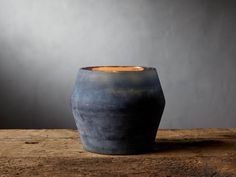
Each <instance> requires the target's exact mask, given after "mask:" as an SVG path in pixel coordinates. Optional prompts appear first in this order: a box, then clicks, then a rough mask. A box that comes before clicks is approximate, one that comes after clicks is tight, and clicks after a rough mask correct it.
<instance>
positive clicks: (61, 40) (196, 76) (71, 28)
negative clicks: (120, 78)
mask: <svg viewBox="0 0 236 177" xmlns="http://www.w3.org/2000/svg"><path fill="white" fill-rule="evenodd" d="M235 33H236V1H233V0H228V1H223V0H221V1H217V0H204V1H202V0H175V1H174V0H99V1H98V0H50V1H48V0H40V1H38V0H20V1H19V0H0V84H1V85H0V128H75V123H74V120H73V117H72V114H71V110H70V105H69V97H70V95H71V92H72V88H73V84H74V81H75V77H76V73H77V70H78V68H80V67H82V66H90V65H143V66H154V67H156V68H157V69H158V73H159V76H160V80H161V82H162V85H163V89H164V93H165V97H166V109H165V112H164V115H163V118H162V122H161V127H162V128H194V127H236V78H235V77H236V34H235Z"/></svg>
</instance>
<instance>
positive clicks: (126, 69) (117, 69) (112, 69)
mask: <svg viewBox="0 0 236 177" xmlns="http://www.w3.org/2000/svg"><path fill="white" fill-rule="evenodd" d="M143 70H144V68H143V67H140V66H98V67H93V68H92V71H103V72H131V71H132V72H133V71H137V72H138V71H143Z"/></svg>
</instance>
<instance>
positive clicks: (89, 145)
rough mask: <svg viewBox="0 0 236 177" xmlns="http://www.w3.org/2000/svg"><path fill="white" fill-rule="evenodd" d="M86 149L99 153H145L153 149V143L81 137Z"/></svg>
mask: <svg viewBox="0 0 236 177" xmlns="http://www.w3.org/2000/svg"><path fill="white" fill-rule="evenodd" d="M81 140H82V142H83V144H84V149H85V150H86V151H89V152H93V153H97V154H108V155H109V154H110V155H128V154H143V153H148V152H150V151H151V150H152V145H153V144H152V143H146V144H144V143H140V142H127V141H126V142H125V141H116V140H97V139H90V138H84V137H81Z"/></svg>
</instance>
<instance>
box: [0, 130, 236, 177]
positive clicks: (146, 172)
mask: <svg viewBox="0 0 236 177" xmlns="http://www.w3.org/2000/svg"><path fill="white" fill-rule="evenodd" d="M157 142H158V143H156V144H155V148H154V151H153V152H152V153H148V154H142V155H131V156H125V155H123V156H119V155H116V156H111V155H99V154H93V153H89V152H85V151H84V150H83V148H82V145H81V143H80V141H79V134H78V133H77V131H74V130H0V176H101V177H106V176H107V177H108V176H109V177H110V176H142V177H146V176H160V177H182V176H188V177H192V176H206V177H235V176H236V129H193V130H159V132H158V135H157Z"/></svg>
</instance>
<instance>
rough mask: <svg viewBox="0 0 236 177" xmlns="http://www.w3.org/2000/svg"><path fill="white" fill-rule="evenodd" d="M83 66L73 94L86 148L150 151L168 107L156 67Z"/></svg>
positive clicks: (74, 106) (126, 151) (76, 115)
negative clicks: (116, 69)
mask: <svg viewBox="0 0 236 177" xmlns="http://www.w3.org/2000/svg"><path fill="white" fill-rule="evenodd" d="M91 68H92V67H87V68H81V69H80V70H79V72H78V75H77V80H76V84H75V87H74V92H73V94H72V97H71V104H72V111H73V115H74V118H75V122H76V126H77V128H78V130H79V132H80V137H81V141H82V144H83V145H84V148H85V149H86V150H88V151H91V152H96V153H102V154H137V153H143V152H147V151H149V150H151V147H152V145H153V143H154V141H155V137H156V132H157V129H158V126H159V123H160V120H161V116H162V113H163V110H164V106H165V99H164V95H163V91H162V88H161V84H160V81H159V78H158V75H157V72H156V69H155V68H145V67H144V70H143V71H139V72H136V71H132V72H130V71H129V72H101V71H92V70H91Z"/></svg>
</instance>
